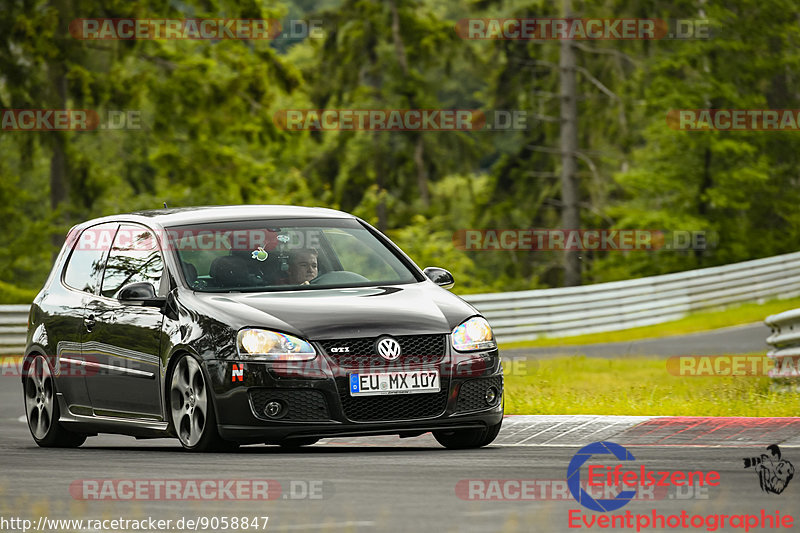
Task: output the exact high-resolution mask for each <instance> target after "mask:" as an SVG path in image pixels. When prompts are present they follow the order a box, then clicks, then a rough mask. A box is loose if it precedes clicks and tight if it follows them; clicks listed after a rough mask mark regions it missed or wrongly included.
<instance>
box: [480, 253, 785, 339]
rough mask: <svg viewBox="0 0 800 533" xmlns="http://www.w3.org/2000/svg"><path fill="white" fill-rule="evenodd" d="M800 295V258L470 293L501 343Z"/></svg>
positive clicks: (617, 327) (608, 328) (627, 325)
mask: <svg viewBox="0 0 800 533" xmlns="http://www.w3.org/2000/svg"><path fill="white" fill-rule="evenodd" d="M798 294H800V252H794V253H791V254H785V255H778V256H774V257H767V258H764V259H757V260H754V261H745V262H742V263H733V264H730V265H724V266H719V267H711V268H703V269H699V270H689V271H686V272H677V273H675V274H665V275H662V276H652V277H649V278H640V279H633V280H626V281H616V282H611V283H598V284H596V285H583V286H580V287H563V288H558V289H542V290H532V291H521V292H501V293H494V294H471V295H466V296H464V299H465V300H467V301H468V302H470V303H471V304H473V305H474V306H475V307H477V308H478V310H480V312H481V313H483V314H484V316H486V318H487V319H488V320H489V323H490V324H491V325H492V329H493V330H494V332H495V335H496V337H497V339H498V340H499V341H500V342H513V341H520V340H532V339H536V338H539V337H543V336H547V337H564V336H568V335H582V334H586V333H598V332H603V331H615V330H621V329H628V328H633V327H638V326H648V325H651V324H659V323H661V322H667V321H670V320H675V319H678V318H681V317H683V316H685V315H686V314H687V313H690V312H692V311H698V310H701V309H707V308H709V307H716V306H721V305H727V304H734V303H741V302H752V301H758V300H763V299H769V298H789V297H793V296H797V295H798Z"/></svg>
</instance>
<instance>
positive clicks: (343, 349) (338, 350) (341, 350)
mask: <svg viewBox="0 0 800 533" xmlns="http://www.w3.org/2000/svg"><path fill="white" fill-rule="evenodd" d="M331 353H350V347H349V346H341V347H334V348H331Z"/></svg>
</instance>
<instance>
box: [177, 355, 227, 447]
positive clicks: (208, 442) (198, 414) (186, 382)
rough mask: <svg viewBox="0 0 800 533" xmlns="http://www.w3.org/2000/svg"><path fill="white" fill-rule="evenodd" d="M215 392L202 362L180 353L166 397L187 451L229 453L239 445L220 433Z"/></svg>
mask: <svg viewBox="0 0 800 533" xmlns="http://www.w3.org/2000/svg"><path fill="white" fill-rule="evenodd" d="M212 395H213V392H212V391H211V389H210V388H209V387H208V380H207V379H206V376H205V373H204V372H203V368H202V366H201V365H200V363H198V362H197V360H196V359H195V358H194V357H192V356H190V355H183V356H180V359H178V362H177V363H176V364H175V366H174V367H173V368H172V373H171V374H170V380H169V386H168V387H167V398H168V399H169V414H170V424H171V427H172V430H173V431H174V432H175V435H176V436H177V437H178V440H179V441H180V443H181V446H183V448H184V449H185V450H188V451H191V452H226V451H233V450H235V449H236V448H238V447H239V444H238V443H236V442H231V441H227V440H224V439H223V438H222V437H220V436H219V431H218V430H217V416H216V413H215V411H214V400H213V398H212V397H211V396H212Z"/></svg>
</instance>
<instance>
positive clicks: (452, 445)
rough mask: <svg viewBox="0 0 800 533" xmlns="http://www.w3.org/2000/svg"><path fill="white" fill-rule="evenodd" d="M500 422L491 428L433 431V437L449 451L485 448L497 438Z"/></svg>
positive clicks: (501, 423)
mask: <svg viewBox="0 0 800 533" xmlns="http://www.w3.org/2000/svg"><path fill="white" fill-rule="evenodd" d="M502 425H503V421H502V420H501V421H500V422H498V423H497V424H495V425H493V426H489V427H487V428H482V429H454V430H452V431H446V430H442V431H434V432H433V437H434V438H435V439H436V440H437V441H439V444H441V445H442V446H444V447H445V448H448V449H450V450H465V449H468V448H480V447H482V446H487V445H489V444H491V443H492V441H494V439H495V438H497V434H498V433H500V426H502Z"/></svg>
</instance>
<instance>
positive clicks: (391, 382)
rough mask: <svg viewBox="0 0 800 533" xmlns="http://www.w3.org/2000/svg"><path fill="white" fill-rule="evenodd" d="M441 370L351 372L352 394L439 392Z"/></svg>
mask: <svg viewBox="0 0 800 533" xmlns="http://www.w3.org/2000/svg"><path fill="white" fill-rule="evenodd" d="M439 390H440V387H439V372H437V371H435V370H425V371H418V372H385V373H380V374H350V396H375V395H379V394H415V393H421V392H439Z"/></svg>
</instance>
